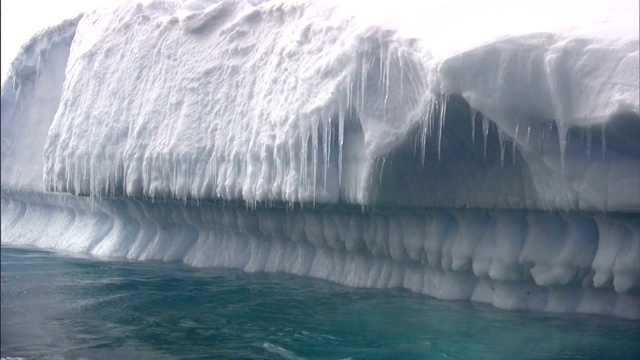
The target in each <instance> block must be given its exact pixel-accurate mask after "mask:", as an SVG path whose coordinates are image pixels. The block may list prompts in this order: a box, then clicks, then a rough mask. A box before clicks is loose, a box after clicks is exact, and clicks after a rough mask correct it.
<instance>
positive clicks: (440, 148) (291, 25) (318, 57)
mask: <svg viewBox="0 0 640 360" xmlns="http://www.w3.org/2000/svg"><path fill="white" fill-rule="evenodd" d="M205 5H206V6H205ZM470 46H471V45H470ZM430 50H431V49H430V48H429V44H428V43H426V44H425V43H423V42H421V41H420V39H407V38H403V37H401V36H398V35H397V34H396V33H395V31H392V30H389V29H385V28H381V27H374V26H369V27H364V26H359V25H354V24H353V19H349V18H345V17H343V16H339V15H338V14H337V13H336V12H335V11H332V10H331V9H330V8H325V7H322V6H318V5H316V4H313V3H309V4H300V3H295V4H292V3H286V2H285V3H281V2H269V3H265V4H263V5H261V6H258V7H254V6H251V5H248V4H245V3H243V2H236V1H222V2H219V3H213V4H210V5H209V4H208V3H207V4H205V3H203V2H197V3H193V2H189V3H172V2H150V3H148V4H146V5H143V4H140V3H138V4H133V3H132V4H130V5H129V6H124V7H122V8H121V9H119V10H118V11H115V12H109V13H100V12H96V13H94V14H88V15H86V16H85V17H84V19H83V21H82V22H81V23H80V24H79V30H78V35H77V36H76V38H75V39H74V43H73V46H72V49H71V58H70V61H69V67H68V68H67V78H68V80H67V82H66V83H65V86H64V89H63V97H62V100H61V103H60V109H59V112H58V113H57V115H56V118H55V120H54V122H53V124H52V126H51V128H50V134H49V138H48V142H47V144H46V147H45V151H44V157H45V162H46V164H45V167H44V171H45V174H44V177H45V186H46V188H47V189H48V190H52V191H61V192H70V193H74V194H83V195H91V196H103V195H114V194H117V195H124V196H132V197H148V198H177V199H188V198H197V199H206V198H222V199H228V200H234V199H242V200H244V201H248V202H260V201H287V202H292V203H293V202H323V203H336V202H345V203H350V204H360V205H368V204H380V203H385V204H389V203H393V204H395V205H418V206H434V205H435V206H469V207H501V208H536V209H564V210H569V209H585V210H598V209H603V210H624V211H629V210H632V211H637V210H639V209H640V170H639V169H640V157H639V156H638V153H639V151H638V148H639V147H640V145H639V142H640V140H638V139H637V138H636V137H634V136H633V135H628V133H629V131H631V134H636V133H638V132H639V131H638V128H639V127H640V125H639V124H640V121H639V120H638V112H639V103H638V97H639V94H638V76H639V75H638V66H637V65H638V41H637V36H636V37H635V38H631V39H629V38H628V37H622V38H621V39H618V38H608V37H607V38H604V39H602V38H599V37H594V36H592V35H589V37H587V36H586V35H585V37H584V38H576V36H575V34H571V35H570V36H568V35H564V34H562V33H560V34H555V33H534V34H527V35H513V36H506V37H504V36H503V37H501V38H497V39H494V38H488V39H485V41H484V42H483V43H481V44H480V45H477V44H474V45H473V46H472V47H470V48H468V49H464V51H458V52H457V53H453V54H448V53H447V54H445V55H442V54H439V57H435V56H434V55H433V54H431V53H430ZM451 96H455V101H454V102H455V103H454V104H453V106H457V107H458V108H459V109H458V110H457V112H455V113H453V114H450V112H449V111H447V107H449V108H450V107H451V106H449V103H450V102H451ZM464 107H466V108H469V109H460V108H464ZM447 117H457V118H459V117H466V119H464V120H463V119H455V120H451V122H454V124H450V125H447V123H448V121H446V120H447V119H446V118H447ZM618 118H620V119H626V120H616V119H618ZM465 122H467V123H471V124H472V129H471V130H465V132H461V127H465V128H468V126H467V125H466V124H464V123H465ZM478 122H481V124H476V123H478ZM608 124H611V128H621V130H622V131H619V133H621V135H616V134H617V133H615V132H611V131H610V132H609V133H607V131H606V128H607V125H608ZM619 124H622V125H619ZM489 133H495V134H489ZM496 134H497V135H496ZM607 134H608V135H607ZM625 134H626V135H625ZM490 135H491V136H490ZM606 140H609V142H608V143H609V145H611V144H614V143H625V144H627V145H628V146H626V147H624V148H616V147H615V146H608V147H607V146H606V143H607V142H606ZM475 143H483V144H484V145H483V146H486V147H494V145H493V144H497V145H498V146H499V147H500V148H501V155H500V156H499V161H496V159H497V158H498V157H495V156H493V157H491V156H490V157H489V158H488V159H480V161H478V159H476V158H477V157H478V155H479V153H481V152H482V153H483V154H484V151H483V150H482V149H480V148H478V147H477V146H474V144H475ZM506 147H509V150H508V151H507V150H506ZM460 148H471V149H470V150H469V151H466V152H461V153H459V154H456V152H457V151H458V150H459V149H460ZM430 152H431V153H435V155H434V154H430ZM507 152H509V153H511V157H513V158H514V159H515V160H517V161H515V160H512V161H509V160H507V161H505V160H504V158H505V157H508V155H507V154H506V153H507ZM443 154H445V156H446V157H447V159H444V160H443V159H442V156H443ZM481 157H482V156H481ZM452 158H453V159H455V161H453V160H452ZM387 159H389V160H391V159H393V162H394V163H396V164H397V163H399V162H404V163H406V165H404V166H403V167H402V168H398V167H396V168H394V170H395V172H394V173H393V174H389V172H387V173H385V171H384V170H385V168H384V165H386V163H387V161H386V160H387ZM458 160H460V161H462V162H464V164H463V165H462V166H460V167H457V164H456V163H457V162H458ZM471 169H473V170H471ZM398 171H399V173H398ZM582 174H588V176H582ZM389 176H395V177H396V178H401V181H402V182H409V183H411V185H410V186H402V185H401V184H396V183H395V182H393V183H392V184H387V183H385V181H384V180H386V179H388V178H389ZM381 179H382V181H381ZM420 184H424V185H420ZM398 185H400V186H398ZM404 190H406V191H404ZM389 191H391V193H390V194H389V193H388V192H389ZM400 199H402V200H400ZM406 199H410V200H406Z"/></svg>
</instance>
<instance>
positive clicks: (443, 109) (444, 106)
mask: <svg viewBox="0 0 640 360" xmlns="http://www.w3.org/2000/svg"><path fill="white" fill-rule="evenodd" d="M441 100H442V104H441V105H440V118H439V120H440V122H439V124H440V127H439V128H438V160H440V159H441V151H442V133H443V131H444V120H445V117H446V114H447V100H449V96H448V95H443V96H441Z"/></svg>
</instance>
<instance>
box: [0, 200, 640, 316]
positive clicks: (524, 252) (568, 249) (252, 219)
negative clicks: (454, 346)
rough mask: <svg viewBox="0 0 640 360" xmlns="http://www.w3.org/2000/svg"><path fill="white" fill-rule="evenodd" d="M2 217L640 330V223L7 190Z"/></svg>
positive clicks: (88, 246) (34, 240)
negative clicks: (595, 317)
mask: <svg viewBox="0 0 640 360" xmlns="http://www.w3.org/2000/svg"><path fill="white" fill-rule="evenodd" d="M2 214H3V216H2V241H3V244H11V245H20V246H37V247H39V248H49V249H56V250H60V251H66V252H71V253H81V254H91V255H95V256H104V257H118V258H127V259H135V260H162V261H181V262H184V263H185V264H189V265H192V266H202V267H205V266H224V267H232V268H239V269H243V270H245V271H269V272H275V271H281V272H286V273H291V274H296V275H302V276H311V277H316V278H321V279H327V280H330V281H334V282H337V283H341V284H344V285H349V286H358V287H373V288H391V287H398V288H405V289H409V290H412V291H415V292H418V293H423V294H427V295H430V296H434V297H436V298H438V299H446V300H462V299H470V300H473V301H479V302H484V303H489V304H492V305H494V306H496V307H499V308H503V309H511V310H515V309H530V310H538V311H551V312H580V313H592V314H603V315H613V316H617V317H623V318H631V319H640V281H639V280H640V264H638V262H637V259H638V257H639V256H640V254H639V252H640V221H638V220H640V219H639V216H638V215H637V214H631V215H620V214H618V215H607V214H580V213H551V212H538V211H485V210H458V209H437V210H422V211H415V209H413V210H412V211H408V210H407V209H391V208H386V209H371V210H366V211H362V210H361V209H360V208H352V207H336V206H322V207H316V208H298V207H296V208H295V209H291V208H289V207H287V206H282V207H280V206H273V207H258V208H256V209H251V208H249V209H247V208H245V207H242V206H240V207H238V206H232V204H226V205H223V204H215V203H201V204H198V205H195V204H194V205H189V204H177V203H151V202H148V201H144V200H135V199H102V201H100V202H93V201H91V200H90V199H89V198H84V197H74V196H69V195H38V194H33V193H31V194H26V193H6V192H5V193H3V196H2Z"/></svg>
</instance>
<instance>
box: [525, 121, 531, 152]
mask: <svg viewBox="0 0 640 360" xmlns="http://www.w3.org/2000/svg"><path fill="white" fill-rule="evenodd" d="M530 138H531V126H527V141H526V143H527V148H528V147H529V139H530Z"/></svg>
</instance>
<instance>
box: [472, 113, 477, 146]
mask: <svg viewBox="0 0 640 360" xmlns="http://www.w3.org/2000/svg"><path fill="white" fill-rule="evenodd" d="M477 113H478V110H475V109H471V143H473V144H475V143H476V114H477Z"/></svg>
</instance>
